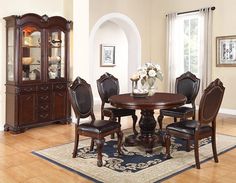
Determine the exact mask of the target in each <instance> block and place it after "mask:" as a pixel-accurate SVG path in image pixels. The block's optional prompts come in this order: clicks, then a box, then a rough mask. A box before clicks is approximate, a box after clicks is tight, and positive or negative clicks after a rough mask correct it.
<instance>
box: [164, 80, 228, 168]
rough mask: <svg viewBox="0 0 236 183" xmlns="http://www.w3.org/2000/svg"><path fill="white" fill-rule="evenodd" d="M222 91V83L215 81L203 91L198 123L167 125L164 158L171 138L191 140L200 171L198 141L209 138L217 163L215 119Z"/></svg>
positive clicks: (168, 151) (184, 122)
mask: <svg viewBox="0 0 236 183" xmlns="http://www.w3.org/2000/svg"><path fill="white" fill-rule="evenodd" d="M224 91H225V87H224V86H223V84H222V82H221V81H220V80H219V79H216V80H215V81H213V82H212V83H211V84H210V85H209V86H208V87H207V88H206V89H205V90H204V93H203V95H202V97H201V101H200V106H199V113H198V121H196V120H183V121H180V122H176V123H171V124H169V125H167V127H166V135H165V146H166V158H170V145H171V141H170V138H171V136H174V137H177V138H181V139H187V140H193V141H194V155H195V162H196V167H197V168H198V169H200V162H199V140H201V139H203V138H207V137H211V143H212V151H213V156H214V160H215V162H218V157H217V152H216V117H217V114H218V111H219V109H220V105H221V102H222V99H223V95H224Z"/></svg>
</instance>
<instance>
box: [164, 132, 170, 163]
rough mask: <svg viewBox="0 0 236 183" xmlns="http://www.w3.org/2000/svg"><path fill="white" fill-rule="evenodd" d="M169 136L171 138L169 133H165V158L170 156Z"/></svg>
mask: <svg viewBox="0 0 236 183" xmlns="http://www.w3.org/2000/svg"><path fill="white" fill-rule="evenodd" d="M170 138H171V136H170V134H168V133H166V134H165V136H164V141H165V147H166V154H165V159H169V158H171V156H170V146H171V141H170Z"/></svg>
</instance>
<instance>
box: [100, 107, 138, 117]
mask: <svg viewBox="0 0 236 183" xmlns="http://www.w3.org/2000/svg"><path fill="white" fill-rule="evenodd" d="M103 114H104V116H108V115H109V114H113V115H114V117H123V116H130V115H135V110H133V109H119V108H114V107H106V108H104V109H103Z"/></svg>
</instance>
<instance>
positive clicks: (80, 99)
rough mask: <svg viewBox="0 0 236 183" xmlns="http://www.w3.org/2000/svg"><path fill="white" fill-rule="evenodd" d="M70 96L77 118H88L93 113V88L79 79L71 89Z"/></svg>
mask: <svg viewBox="0 0 236 183" xmlns="http://www.w3.org/2000/svg"><path fill="white" fill-rule="evenodd" d="M69 96H70V101H71V104H72V107H73V109H74V112H75V114H76V116H80V117H81V118H86V117H88V116H90V115H91V113H92V112H93V95H92V90H91V86H90V85H89V84H88V83H87V82H86V81H85V80H83V79H82V78H80V77H77V78H76V79H75V81H74V82H73V83H72V85H71V86H70V87H69Z"/></svg>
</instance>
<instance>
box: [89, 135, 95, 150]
mask: <svg viewBox="0 0 236 183" xmlns="http://www.w3.org/2000/svg"><path fill="white" fill-rule="evenodd" d="M93 148H94V138H92V139H91V144H90V151H93Z"/></svg>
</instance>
